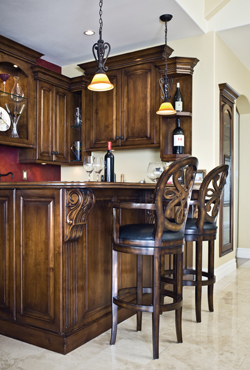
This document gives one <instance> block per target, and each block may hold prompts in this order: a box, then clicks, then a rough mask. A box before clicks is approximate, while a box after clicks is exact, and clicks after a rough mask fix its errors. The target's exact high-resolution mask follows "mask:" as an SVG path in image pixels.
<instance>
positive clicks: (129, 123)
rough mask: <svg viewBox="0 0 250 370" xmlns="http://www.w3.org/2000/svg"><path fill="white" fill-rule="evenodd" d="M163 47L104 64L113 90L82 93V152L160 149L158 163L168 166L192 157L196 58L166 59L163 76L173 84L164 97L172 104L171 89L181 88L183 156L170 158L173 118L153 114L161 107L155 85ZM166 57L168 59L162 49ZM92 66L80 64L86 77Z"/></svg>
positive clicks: (163, 62)
mask: <svg viewBox="0 0 250 370" xmlns="http://www.w3.org/2000/svg"><path fill="white" fill-rule="evenodd" d="M163 50H164V45H163V46H157V47H154V48H150V49H145V50H140V51H137V52H132V53H127V54H124V55H119V56H116V57H110V58H108V60H107V66H108V72H107V75H108V76H109V79H110V81H111V83H112V84H113V85H114V89H113V90H111V91H107V92H93V91H89V90H86V91H85V94H86V109H85V124H86V132H85V149H86V150H93V151H94V150H106V146H107V141H111V142H112V148H116V149H119V148H121V149H122V148H153V147H160V152H161V158H162V160H164V161H172V160H174V159H177V158H178V157H180V156H187V155H189V154H191V153H192V74H193V68H194V66H195V65H196V63H197V62H198V59H196V58H181V57H175V58H169V59H168V74H169V76H170V77H172V78H173V85H172V89H171V91H170V95H171V102H172V103H173V100H174V95H175V90H176V84H177V82H179V83H180V84H181V92H182V96H183V101H184V103H183V104H184V111H183V112H181V113H178V114H177V116H179V117H181V125H182V128H183V130H184V134H185V154H183V155H174V154H173V143H172V140H173V139H172V136H173V130H174V129H175V127H176V117H177V116H172V117H167V118H166V117H160V116H158V115H157V114H156V111H157V110H158V108H159V106H160V104H161V90H160V87H159V79H160V78H161V77H163V75H164V70H165V59H164V58H163V56H162V54H163ZM167 50H168V56H170V54H171V53H172V51H173V50H172V49H171V48H170V47H168V48H167ZM95 66H96V63H95V62H90V63H84V64H80V67H81V68H82V69H83V70H84V71H85V74H86V76H87V77H89V78H91V77H92V76H93V75H94V73H95Z"/></svg>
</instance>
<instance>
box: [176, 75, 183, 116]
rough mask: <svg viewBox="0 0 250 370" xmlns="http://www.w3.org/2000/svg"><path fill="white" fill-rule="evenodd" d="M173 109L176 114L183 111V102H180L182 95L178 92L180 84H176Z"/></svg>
mask: <svg viewBox="0 0 250 370" xmlns="http://www.w3.org/2000/svg"><path fill="white" fill-rule="evenodd" d="M174 109H175V110H176V112H182V111H183V100H182V95H181V91H180V83H179V82H177V86H176V92H175V96H174Z"/></svg>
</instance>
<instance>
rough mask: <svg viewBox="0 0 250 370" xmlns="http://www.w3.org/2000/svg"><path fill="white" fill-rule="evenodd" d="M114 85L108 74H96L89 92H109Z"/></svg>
mask: <svg viewBox="0 0 250 370" xmlns="http://www.w3.org/2000/svg"><path fill="white" fill-rule="evenodd" d="M113 88H114V85H112V83H111V82H110V81H109V78H108V76H107V75H106V73H96V74H95V75H94V77H93V79H92V81H91V84H90V85H89V86H88V89H89V90H92V91H108V90H112V89H113Z"/></svg>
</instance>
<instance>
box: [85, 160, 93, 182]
mask: <svg viewBox="0 0 250 370" xmlns="http://www.w3.org/2000/svg"><path fill="white" fill-rule="evenodd" d="M83 169H84V171H85V172H86V173H87V174H88V176H89V177H88V181H90V175H91V173H92V172H93V170H94V157H93V156H91V155H88V156H86V157H84V160H83Z"/></svg>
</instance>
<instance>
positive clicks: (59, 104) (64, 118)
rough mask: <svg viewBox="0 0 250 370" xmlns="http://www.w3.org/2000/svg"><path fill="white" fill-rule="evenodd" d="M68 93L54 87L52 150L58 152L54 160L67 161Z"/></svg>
mask: <svg viewBox="0 0 250 370" xmlns="http://www.w3.org/2000/svg"><path fill="white" fill-rule="evenodd" d="M68 104H69V95H68V92H67V91H65V90H63V89H61V88H59V87H56V88H55V132H54V146H53V148H54V151H56V152H58V154H57V155H56V156H55V161H59V162H67V161H68V146H69V144H68V137H69V135H68V130H69V126H68V125H69V117H68V114H69V109H68Z"/></svg>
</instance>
